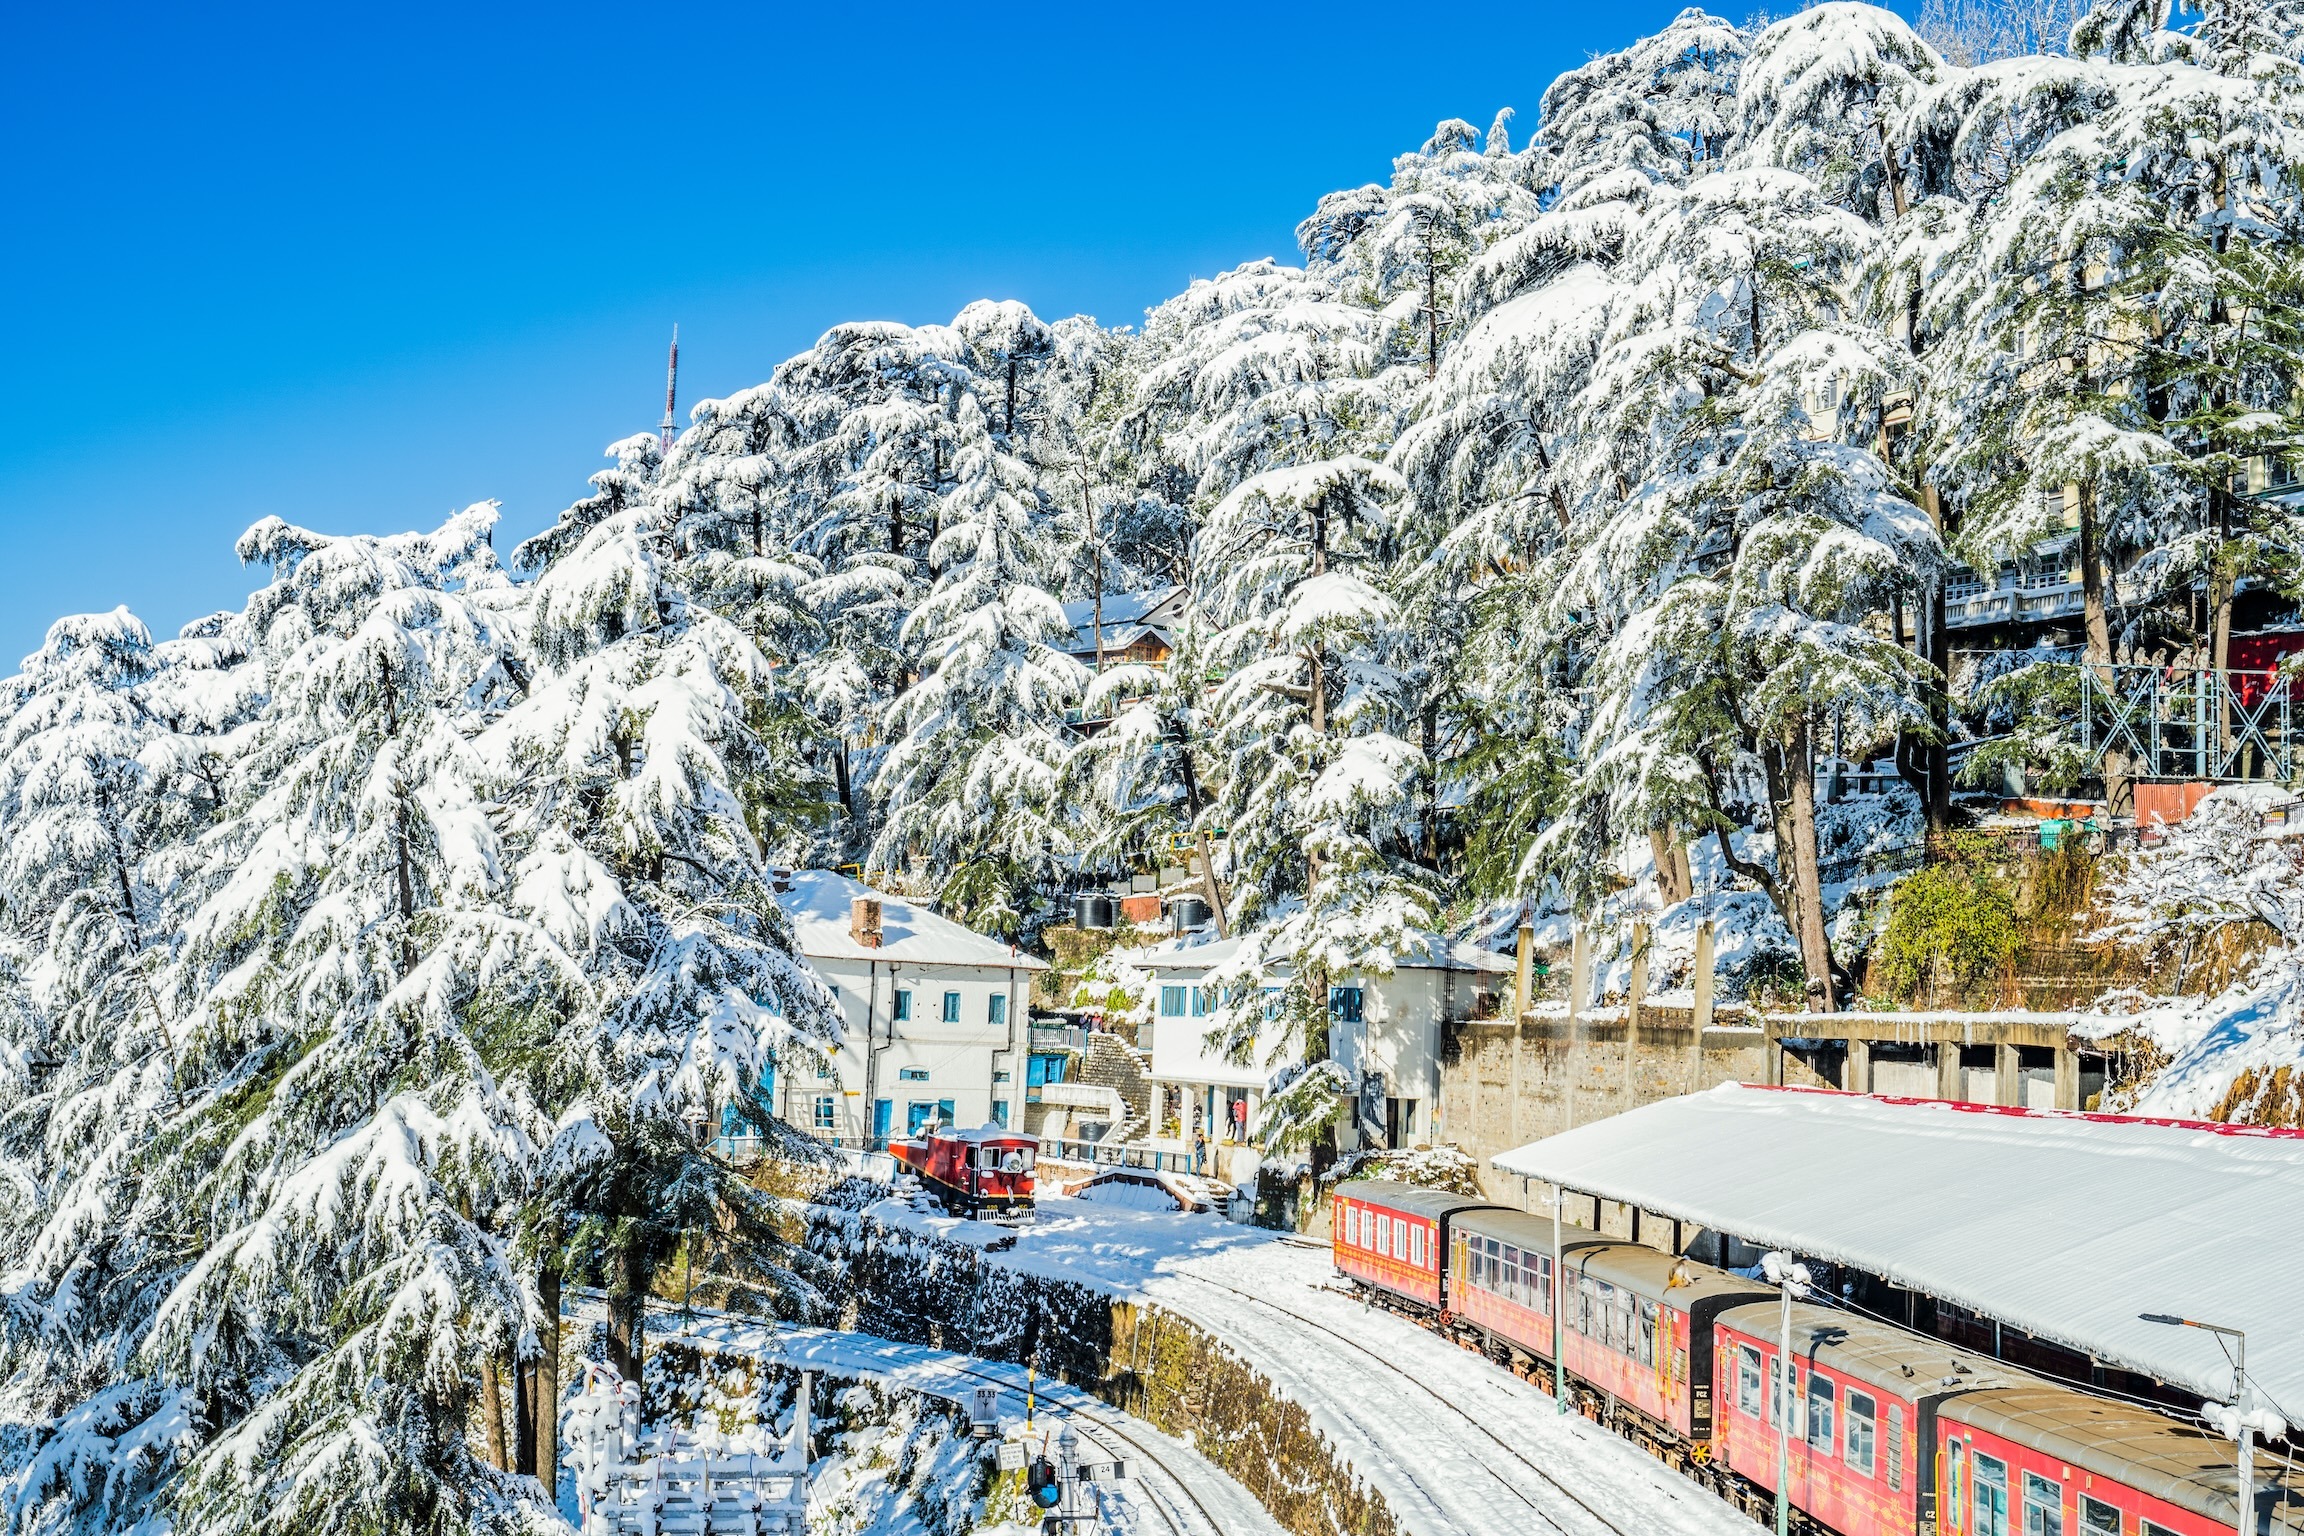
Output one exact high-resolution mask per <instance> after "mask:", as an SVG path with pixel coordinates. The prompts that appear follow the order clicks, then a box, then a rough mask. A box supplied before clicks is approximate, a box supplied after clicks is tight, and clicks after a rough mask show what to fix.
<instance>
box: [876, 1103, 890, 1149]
mask: <svg viewBox="0 0 2304 1536" xmlns="http://www.w3.org/2000/svg"><path fill="white" fill-rule="evenodd" d="M895 1120H896V1101H895V1100H894V1099H874V1100H873V1101H872V1143H873V1145H875V1146H879V1145H882V1144H884V1143H885V1142H886V1141H887V1140H888V1132H889V1129H890V1128H891V1127H892V1126H893V1125H894V1124H895Z"/></svg>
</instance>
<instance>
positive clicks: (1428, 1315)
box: [1335, 1180, 2304, 1536]
mask: <svg viewBox="0 0 2304 1536" xmlns="http://www.w3.org/2000/svg"><path fill="white" fill-rule="evenodd" d="M1336 1213H1337V1214H1336V1225H1335V1255H1336V1268H1337V1270H1338V1271H1339V1272H1340V1273H1342V1274H1343V1275H1344V1276H1345V1277H1347V1278H1348V1279H1350V1280H1351V1281H1352V1282H1353V1283H1354V1284H1355V1285H1356V1286H1358V1287H1360V1288H1361V1290H1362V1293H1363V1294H1365V1295H1368V1296H1369V1297H1370V1299H1372V1300H1376V1301H1380V1302H1382V1303H1384V1304H1385V1305H1387V1306H1389V1307H1391V1308H1393V1309H1394V1310H1396V1311H1400V1312H1404V1313H1407V1314H1408V1315H1410V1316H1412V1317H1415V1318H1417V1319H1419V1320H1420V1321H1422V1322H1424V1323H1425V1324H1426V1325H1428V1326H1431V1327H1434V1328H1437V1329H1438V1330H1440V1331H1441V1332H1443V1333H1446V1334H1449V1335H1450V1336H1452V1337H1454V1338H1456V1339H1458V1340H1460V1341H1461V1342H1463V1343H1465V1344H1467V1345H1470V1346H1472V1347H1474V1348H1477V1349H1479V1350H1481V1351H1482V1352H1483V1353H1485V1354H1486V1355H1488V1356H1489V1357H1490V1358H1491V1359H1493V1360H1495V1361H1497V1362H1498V1363H1499V1364H1502V1365H1505V1366H1508V1367H1509V1368H1511V1369H1512V1370H1513V1371H1514V1372H1516V1373H1517V1374H1519V1375H1522V1376H1526V1377H1531V1378H1534V1379H1536V1380H1538V1381H1539V1382H1542V1383H1544V1384H1545V1385H1547V1386H1550V1385H1552V1384H1553V1381H1554V1378H1555V1376H1556V1374H1559V1373H1557V1372H1556V1370H1555V1366H1554V1360H1553V1355H1554V1339H1555V1338H1556V1337H1557V1338H1558V1339H1559V1341H1560V1344H1561V1349H1560V1353H1562V1354H1564V1355H1565V1356H1566V1357H1567V1369H1566V1372H1565V1377H1566V1387H1567V1391H1568V1394H1569V1401H1570V1402H1572V1403H1574V1404H1576V1405H1577V1406H1578V1407H1579V1408H1581V1409H1582V1410H1583V1412H1584V1413H1585V1414H1586V1415H1587V1416H1588V1417H1590V1418H1593V1419H1597V1420H1599V1421H1600V1422H1602V1423H1604V1424H1607V1425H1609V1426H1611V1427H1613V1428H1615V1429H1617V1430H1618V1431H1620V1432H1621V1433H1623V1434H1625V1435H1626V1436H1627V1437H1628V1438H1630V1439H1632V1440H1634V1441H1636V1442H1638V1443H1640V1444H1642V1445H1644V1446H1645V1447H1647V1449H1648V1450H1650V1451H1651V1452H1652V1453H1654V1454H1655V1455H1657V1456H1658V1457H1660V1458H1661V1459H1663V1460H1664V1461H1666V1462H1668V1463H1670V1464H1671V1465H1673V1466H1675V1467H1678V1468H1679V1469H1680V1470H1681V1471H1683V1472H1684V1473H1686V1474H1687V1475H1688V1476H1690V1477H1691V1478H1693V1479H1695V1480H1696V1481H1698V1482H1700V1483H1702V1484H1704V1485H1705V1486H1706V1487H1709V1488H1711V1489H1712V1490H1713V1491H1715V1492H1717V1493H1719V1494H1720V1495H1722V1496H1723V1497H1724V1498H1726V1499H1728V1500H1729V1501H1730V1502H1731V1503H1734V1504H1737V1505H1740V1506H1741V1507H1743V1508H1744V1509H1745V1510H1747V1511H1748V1512H1749V1513H1751V1514H1752V1515H1753V1516H1754V1517H1755V1518H1757V1519H1760V1520H1763V1521H1765V1520H1766V1519H1767V1518H1768V1517H1769V1514H1770V1512H1771V1509H1772V1505H1773V1501H1774V1490H1775V1487H1776V1481H1777V1458H1778V1456H1779V1455H1780V1454H1784V1455H1786V1457H1787V1460H1788V1462H1789V1467H1788V1471H1789V1473H1790V1487H1789V1493H1790V1500H1789V1502H1790V1505H1791V1514H1792V1519H1793V1524H1794V1528H1795V1529H1796V1530H1798V1531H1800V1532H1802V1533H1803V1536H2217V1533H2219V1532H2226V1531H2230V1530H2232V1529H2233V1528H2234V1527H2235V1525H2236V1524H2238V1523H2239V1520H2238V1517H2239V1514H2240V1511H2239V1501H2238V1487H2239V1479H2238V1476H2237V1472H2236V1470H2235V1467H2234V1464H2233V1455H2232V1446H2231V1443H2230V1442H2229V1441H2225V1440H2222V1439H2219V1438H2216V1437H2214V1436H2212V1435H2209V1434H2207V1433H2204V1432H2203V1431H2201V1430H2199V1429H2197V1428H2194V1427H2192V1426H2190V1425H2188V1424H2185V1423H2182V1422H2180V1421H2178V1420H2176V1419H2173V1418H2170V1417H2168V1416H2166V1415H2163V1414H2160V1413H2155V1412H2153V1411H2152V1410H2150V1409H2148V1408H2144V1407H2139V1406H2136V1405H2133V1404H2129V1403H2124V1402H2118V1401H2114V1400H2110V1399H2107V1398H2104V1397H2100V1396H2096V1395H2093V1394H2090V1393H2088V1392H2085V1391H2082V1390H2080V1389H2078V1388H2076V1387H2072V1386H2066V1385H2063V1384H2061V1383H2058V1382H2054V1381H2051V1380H2048V1379H2047V1378H2044V1377H2041V1376H2038V1375H2035V1374H2033V1373H2031V1372H2029V1371H2025V1370H2022V1369H2020V1368H2018V1367H2014V1366H2011V1365H2008V1364H2006V1363H2005V1362H2003V1361H1999V1360H1995V1359H1992V1358H1990V1357H1988V1356H1984V1355H1978V1354H1976V1353H1974V1352H1972V1351H1969V1350H1965V1349H1962V1348H1960V1347H1958V1346H1957V1345H1955V1344H1952V1343H1949V1342H1947V1341H1945V1340H1943V1339H1939V1338H1934V1337H1930V1336H1928V1335H1925V1334H1920V1333H1915V1332H1913V1331H1911V1330H1909V1329H1905V1328H1899V1327H1896V1326H1895V1325H1893V1324H1890V1323H1887V1322H1884V1321H1881V1320H1879V1319H1876V1318H1871V1317H1866V1316H1863V1315H1861V1314H1857V1313H1852V1312H1847V1311H1842V1310H1838V1309H1828V1308H1824V1307H1819V1306H1814V1305H1810V1304H1807V1303H1801V1304H1798V1305H1795V1306H1794V1307H1793V1309H1792V1322H1793V1327H1792V1337H1793V1365H1792V1370H1791V1373H1790V1378H1791V1379H1790V1381H1789V1382H1788V1383H1787V1382H1785V1381H1783V1380H1781V1379H1780V1377H1781V1372H1782V1367H1781V1366H1780V1365H1779V1363H1778V1359H1777V1357H1778V1354H1779V1352H1780V1342H1779V1341H1780V1337H1781V1334H1782V1328H1783V1323H1782V1312H1781V1303H1780V1301H1779V1299H1778V1298H1777V1296H1776V1294H1775V1292H1774V1291H1773V1290H1772V1289H1771V1288H1769V1287H1766V1286H1761V1285H1757V1284H1755V1283H1754V1282H1752V1281H1749V1280H1746V1279H1744V1278H1742V1277H1741V1276H1738V1275H1734V1274H1731V1273H1729V1272H1727V1271H1725V1270H1721V1269H1718V1268H1715V1267H1713V1266H1711V1265H1708V1264H1700V1263H1698V1262H1696V1261H1695V1260H1693V1259H1688V1258H1674V1257H1672V1256H1671V1255H1669V1254H1664V1253H1659V1252H1657V1251H1656V1250H1655V1249H1652V1248H1647V1247H1643V1246H1641V1245H1639V1244H1637V1243H1628V1242H1624V1241H1621V1240H1619V1239H1616V1238H1612V1237H1608V1236H1605V1235H1603V1234H1601V1233H1598V1232H1593V1231H1589V1230H1587V1229H1585V1228H1582V1227H1577V1226H1573V1225H1567V1224H1563V1225H1561V1226H1560V1227H1558V1228H1555V1227H1554V1226H1553V1224H1552V1222H1551V1221H1550V1220H1549V1219H1548V1218H1545V1217H1539V1216H1531V1215H1528V1214H1526V1213H1523V1212H1520V1211H1513V1210H1507V1209H1503V1208H1500V1207H1496V1206H1491V1205H1486V1204H1484V1203H1483V1202H1480V1201H1477V1200H1466V1199H1463V1198H1461V1197H1459V1196H1452V1195H1443V1194H1438V1193H1435V1192H1433V1191H1430V1190H1421V1189H1411V1188H1409V1187H1408V1186H1406V1185H1402V1184H1396V1183H1392V1182H1389V1181H1385V1180H1355V1181H1352V1182H1349V1183H1346V1184H1342V1185H1340V1186H1338V1188H1337V1191H1336ZM1555 1253H1557V1254H1558V1255H1559V1258H1560V1263H1559V1270H1560V1272H1559V1273H1558V1274H1555V1273H1554V1268H1555V1266H1554V1254H1555ZM1555 1298H1557V1299H1558V1303H1559V1305H1558V1310H1559V1312H1560V1314H1561V1316H1560V1320H1559V1325H1558V1327H1557V1329H1556V1328H1555V1324H1554V1321H1553V1312H1554V1310H1555V1307H1554V1302H1555ZM1787 1386H1789V1389H1790V1390H1789V1391H1788V1392H1787V1390H1786V1387H1787ZM1787 1420H1788V1421H1789V1422H1788V1423H1787ZM1787 1442H1788V1447H1789V1448H1788V1451H1787V1450H1785V1449H1784V1447H1785V1445H1786V1443H1787ZM2255 1506H2256V1507H2255V1509H2254V1510H2253V1511H2252V1515H2253V1520H2252V1522H2251V1523H2250V1525H2249V1527H2248V1528H2249V1529H2250V1530H2252V1531H2256V1532H2259V1533H2262V1536H2304V1478H2299V1477H2298V1476H2297V1475H2296V1473H2294V1472H2293V1471H2290V1470H2288V1469H2287V1467H2286V1466H2285V1464H2284V1459H2283V1464H2281V1465H2273V1464H2271V1463H2270V1461H2269V1459H2267V1463H2266V1464H2265V1465H2263V1466H2260V1467H2259V1468H2258V1470H2257V1474H2256V1484H2255Z"/></svg>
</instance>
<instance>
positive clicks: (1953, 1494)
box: [1944, 1440, 1968, 1531]
mask: <svg viewBox="0 0 2304 1536" xmlns="http://www.w3.org/2000/svg"><path fill="white" fill-rule="evenodd" d="M1967 1477H1968V1472H1967V1461H1966V1448H1965V1447H1964V1446H1963V1444H1962V1443H1961V1442H1960V1441H1958V1440H1947V1441H1946V1442H1945V1443H1944V1529H1946V1530H1947V1531H1957V1530H1959V1529H1960V1523H1961V1521H1962V1520H1963V1519H1964V1518H1965V1517H1966V1514H1967V1510H1968V1493H1967V1486H1968V1484H1967Z"/></svg>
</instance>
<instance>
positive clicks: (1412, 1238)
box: [1408, 1222, 1424, 1269]
mask: <svg viewBox="0 0 2304 1536" xmlns="http://www.w3.org/2000/svg"><path fill="white" fill-rule="evenodd" d="M1408 1262H1409V1263H1411V1264H1413V1265H1415V1266H1416V1267H1417V1268H1418V1269H1422V1268H1423V1267H1424V1225H1423V1223H1421V1222H1419V1223H1417V1224H1416V1225H1415V1226H1413V1227H1410V1228H1409V1229H1408Z"/></svg>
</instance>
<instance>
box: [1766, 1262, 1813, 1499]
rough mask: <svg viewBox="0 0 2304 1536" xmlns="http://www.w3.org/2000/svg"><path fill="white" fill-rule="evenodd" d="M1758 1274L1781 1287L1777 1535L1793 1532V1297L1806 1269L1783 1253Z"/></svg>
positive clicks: (1805, 1285) (1801, 1287)
mask: <svg viewBox="0 0 2304 1536" xmlns="http://www.w3.org/2000/svg"><path fill="white" fill-rule="evenodd" d="M1760 1272H1761V1273H1762V1274H1764V1275H1766V1276H1767V1277H1768V1278H1769V1279H1770V1280H1772V1281H1774V1282H1775V1283H1776V1284H1777V1285H1778V1286H1781V1287H1782V1288H1783V1297H1784V1323H1783V1332H1782V1337H1781V1338H1780V1340H1779V1341H1778V1343H1777V1346H1776V1382H1777V1386H1778V1389H1779V1390H1780V1391H1781V1392H1782V1394H1783V1396H1782V1397H1781V1398H1780V1399H1779V1400H1778V1402H1777V1410H1776V1536H1790V1532H1791V1529H1792V1298H1793V1297H1794V1296H1796V1295H1799V1294H1802V1293H1804V1292H1806V1290H1807V1289H1808V1266H1807V1265H1805V1264H1796V1263H1794V1262H1793V1260H1792V1255H1790V1254H1789V1253H1784V1252H1781V1251H1779V1252H1776V1253H1769V1254H1763V1255H1762V1256H1761V1259H1760Z"/></svg>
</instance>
